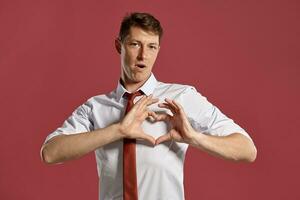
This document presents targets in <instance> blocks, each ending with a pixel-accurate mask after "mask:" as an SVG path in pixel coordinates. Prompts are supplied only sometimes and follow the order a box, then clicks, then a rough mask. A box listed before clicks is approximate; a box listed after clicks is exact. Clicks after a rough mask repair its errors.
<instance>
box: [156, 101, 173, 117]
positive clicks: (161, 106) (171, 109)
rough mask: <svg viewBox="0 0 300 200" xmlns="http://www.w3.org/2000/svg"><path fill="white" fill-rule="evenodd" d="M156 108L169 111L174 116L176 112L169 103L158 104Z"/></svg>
mask: <svg viewBox="0 0 300 200" xmlns="http://www.w3.org/2000/svg"><path fill="white" fill-rule="evenodd" d="M158 107H160V108H166V109H169V110H170V111H171V112H172V113H173V114H176V111H175V110H174V108H173V107H172V106H171V105H170V104H169V103H160V104H158Z"/></svg>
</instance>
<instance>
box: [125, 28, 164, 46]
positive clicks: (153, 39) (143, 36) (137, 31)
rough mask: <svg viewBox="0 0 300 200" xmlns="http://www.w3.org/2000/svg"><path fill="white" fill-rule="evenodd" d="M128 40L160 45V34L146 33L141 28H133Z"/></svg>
mask: <svg viewBox="0 0 300 200" xmlns="http://www.w3.org/2000/svg"><path fill="white" fill-rule="evenodd" d="M126 39H128V40H137V41H141V42H147V43H157V44H159V35H158V34H156V33H154V32H152V31H146V30H144V29H142V28H139V27H131V28H130V30H129V34H128V35H127V38H126Z"/></svg>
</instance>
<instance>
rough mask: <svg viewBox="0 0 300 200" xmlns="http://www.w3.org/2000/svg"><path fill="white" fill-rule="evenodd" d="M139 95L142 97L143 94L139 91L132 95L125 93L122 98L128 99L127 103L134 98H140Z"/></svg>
mask: <svg viewBox="0 0 300 200" xmlns="http://www.w3.org/2000/svg"><path fill="white" fill-rule="evenodd" d="M141 95H143V92H142V91H141V90H138V91H136V92H133V93H128V92H126V93H125V95H124V96H125V97H126V98H127V99H128V101H133V100H134V98H135V97H137V96H141Z"/></svg>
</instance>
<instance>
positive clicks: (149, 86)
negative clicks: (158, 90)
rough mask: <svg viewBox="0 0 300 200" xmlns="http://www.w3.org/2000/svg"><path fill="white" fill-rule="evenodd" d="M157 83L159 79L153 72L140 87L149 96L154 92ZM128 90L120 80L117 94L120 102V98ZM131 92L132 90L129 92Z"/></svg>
mask: <svg viewBox="0 0 300 200" xmlns="http://www.w3.org/2000/svg"><path fill="white" fill-rule="evenodd" d="M156 84H157V80H156V78H155V76H154V74H153V73H151V76H150V77H149V78H148V80H147V81H146V82H145V83H144V84H143V85H142V86H141V87H140V88H139V89H138V90H141V91H142V92H143V93H144V94H145V95H147V96H149V95H150V94H152V93H153V91H154V89H155V87H156ZM126 92H128V90H126V89H125V88H124V86H123V85H122V84H121V82H120V80H119V82H118V86H117V89H116V95H117V101H118V102H119V101H120V99H121V98H122V97H123V95H124V94H125V93H126ZM128 93H130V92H128Z"/></svg>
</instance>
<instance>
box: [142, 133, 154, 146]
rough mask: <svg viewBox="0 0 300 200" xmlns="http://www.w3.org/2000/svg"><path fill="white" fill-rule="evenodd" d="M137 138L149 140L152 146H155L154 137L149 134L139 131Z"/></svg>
mask: <svg viewBox="0 0 300 200" xmlns="http://www.w3.org/2000/svg"><path fill="white" fill-rule="evenodd" d="M139 139H143V140H146V141H148V142H150V143H151V144H152V145H153V146H155V139H154V137H152V136H151V135H148V134H146V133H141V135H140V136H139Z"/></svg>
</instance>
